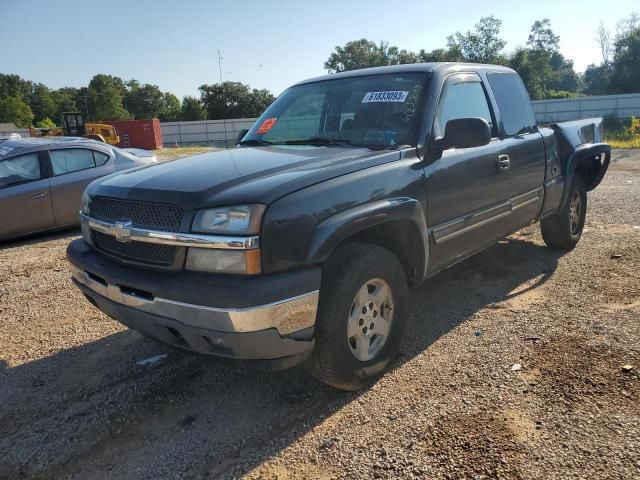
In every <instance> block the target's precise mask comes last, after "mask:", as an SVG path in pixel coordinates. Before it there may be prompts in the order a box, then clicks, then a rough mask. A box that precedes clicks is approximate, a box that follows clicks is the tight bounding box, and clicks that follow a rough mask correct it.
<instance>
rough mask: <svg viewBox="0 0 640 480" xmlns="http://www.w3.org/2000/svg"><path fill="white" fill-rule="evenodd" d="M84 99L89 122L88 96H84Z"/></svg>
mask: <svg viewBox="0 0 640 480" xmlns="http://www.w3.org/2000/svg"><path fill="white" fill-rule="evenodd" d="M83 97H84V109H85V111H86V113H87V120H89V104H88V103H87V95H86V94H85V95H83Z"/></svg>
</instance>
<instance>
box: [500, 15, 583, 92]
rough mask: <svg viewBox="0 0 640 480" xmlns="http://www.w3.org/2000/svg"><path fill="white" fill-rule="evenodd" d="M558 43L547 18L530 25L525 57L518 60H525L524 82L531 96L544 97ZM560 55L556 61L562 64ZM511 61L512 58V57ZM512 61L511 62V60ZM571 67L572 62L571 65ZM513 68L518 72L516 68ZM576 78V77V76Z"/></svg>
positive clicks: (557, 37)
mask: <svg viewBox="0 0 640 480" xmlns="http://www.w3.org/2000/svg"><path fill="white" fill-rule="evenodd" d="M559 44H560V37H559V36H558V35H556V34H555V33H553V30H552V29H551V22H550V21H549V19H548V18H543V19H542V20H536V21H535V22H534V23H533V25H531V31H530V33H529V38H528V40H527V46H528V47H529V48H528V51H527V55H526V57H520V60H525V59H526V61H527V63H528V65H527V68H526V70H527V72H528V83H526V82H525V85H526V86H527V90H529V94H530V95H531V96H532V97H533V98H545V96H546V92H547V90H548V89H550V86H549V85H548V83H549V82H550V81H552V80H553V70H554V68H553V66H552V63H551V61H552V58H553V56H554V55H556V54H557V55H559V54H558V53H557V51H558V47H559ZM562 60H563V59H561V58H560V57H556V61H557V62H559V63H560V64H562ZM512 61H513V58H512ZM512 63H513V62H512ZM571 69H573V64H572V65H571ZM514 70H516V71H518V72H520V71H519V70H518V69H517V68H514ZM576 78H577V77H576Z"/></svg>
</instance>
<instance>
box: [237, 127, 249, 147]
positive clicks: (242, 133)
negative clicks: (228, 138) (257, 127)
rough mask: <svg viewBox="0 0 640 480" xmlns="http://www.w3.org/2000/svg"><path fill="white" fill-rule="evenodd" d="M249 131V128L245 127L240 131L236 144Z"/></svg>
mask: <svg viewBox="0 0 640 480" xmlns="http://www.w3.org/2000/svg"><path fill="white" fill-rule="evenodd" d="M248 131H249V129H248V128H243V129H242V130H240V131H239V132H238V135H237V136H236V145H237V144H239V143H240V142H241V141H242V139H243V138H244V136H245V135H246V134H247V132H248Z"/></svg>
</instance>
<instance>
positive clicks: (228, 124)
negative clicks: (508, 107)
mask: <svg viewBox="0 0 640 480" xmlns="http://www.w3.org/2000/svg"><path fill="white" fill-rule="evenodd" d="M532 104H533V111H534V113H535V115H536V120H537V121H538V122H539V123H549V122H564V121H567V120H579V119H581V118H590V117H605V116H607V115H614V116H616V117H618V118H630V117H640V93H630V94H625V95H603V96H597V97H576V98H562V99H558V100H536V101H534V102H532ZM293 120H294V119H291V120H290V121H289V123H290V124H291V127H289V126H287V127H288V128H291V130H295V129H303V130H304V129H305V128H306V126H307V125H305V122H299V121H296V122H293ZM255 121H256V119H255V118H234V119H229V120H202V121H197V122H167V123H161V124H160V128H161V129H162V141H163V143H164V145H165V146H167V147H169V146H173V145H216V146H227V147H232V146H233V145H234V144H235V140H236V136H237V135H238V132H239V131H240V130H242V129H243V128H251V127H252V126H253V124H254V122H255ZM278 126H279V127H280V128H281V127H282V126H283V125H282V123H281V124H280V125H278ZM274 128H275V127H274ZM225 132H226V135H225ZM23 136H25V135H23ZM26 136H29V132H28V131H27V134H26Z"/></svg>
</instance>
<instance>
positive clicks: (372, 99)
mask: <svg viewBox="0 0 640 480" xmlns="http://www.w3.org/2000/svg"><path fill="white" fill-rule="evenodd" d="M408 95H409V92H403V91H401V90H393V91H387V92H367V93H366V94H365V95H364V98H363V99H362V103H378V102H395V103H404V101H405V100H406V99H407V96H408Z"/></svg>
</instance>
